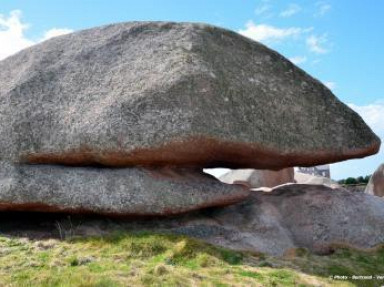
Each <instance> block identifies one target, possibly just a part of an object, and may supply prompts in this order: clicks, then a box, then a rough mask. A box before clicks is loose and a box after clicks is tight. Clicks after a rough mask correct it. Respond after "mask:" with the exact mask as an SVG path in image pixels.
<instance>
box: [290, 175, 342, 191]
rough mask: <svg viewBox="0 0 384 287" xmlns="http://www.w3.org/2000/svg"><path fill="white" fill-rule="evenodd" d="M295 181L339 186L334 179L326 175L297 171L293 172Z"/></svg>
mask: <svg viewBox="0 0 384 287" xmlns="http://www.w3.org/2000/svg"><path fill="white" fill-rule="evenodd" d="M295 182H296V183H301V184H323V185H327V186H330V187H340V185H339V184H338V183H337V182H336V181H334V180H332V179H330V178H328V177H324V176H318V175H311V174H306V173H302V172H297V171H296V172H295Z"/></svg>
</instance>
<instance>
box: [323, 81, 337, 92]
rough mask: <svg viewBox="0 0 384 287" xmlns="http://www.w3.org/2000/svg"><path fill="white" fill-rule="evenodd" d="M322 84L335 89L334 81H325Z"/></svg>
mask: <svg viewBox="0 0 384 287" xmlns="http://www.w3.org/2000/svg"><path fill="white" fill-rule="evenodd" d="M324 85H326V86H327V87H328V89H330V90H334V89H336V83H335V82H325V83H324Z"/></svg>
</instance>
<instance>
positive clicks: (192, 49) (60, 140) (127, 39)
mask: <svg viewBox="0 0 384 287" xmlns="http://www.w3.org/2000/svg"><path fill="white" fill-rule="evenodd" d="M379 145H380V141H379V139H378V137H377V136H375V135H374V133H373V132H372V131H371V130H370V129H369V127H368V126H367V125H366V124H365V123H364V121H363V120H362V119H361V118H360V116H358V115H357V114H356V113H355V112H353V111H352V110H351V109H349V108H348V107H347V106H346V105H344V104H343V103H341V102H340V101H339V100H338V99H337V98H336V97H335V96H334V95H333V94H332V92H331V91H330V90H329V89H328V88H326V87H325V86H324V85H323V84H321V83H320V82H319V81H317V80H315V79H314V78H312V77H311V76H309V75H308V74H306V73H305V72H304V71H303V70H301V69H300V68H298V67H296V66H295V65H293V64H292V63H291V62H289V61H288V60H287V59H285V58H284V57H283V56H281V55H280V54H278V53H276V52H274V51H272V50H270V49H268V48H267V47H265V46H263V45H261V44H259V43H257V42H254V41H252V40H250V39H247V38H244V37H242V36H240V35H238V34H236V33H234V32H231V31H228V30H225V29H221V28H217V27H213V26H209V25H204V24H192V23H169V22H131V23H122V24H116V25H109V26H104V27H99V28H94V29H90V30H85V31H80V32H76V33H73V34H69V35H65V36H61V37H57V38H54V39H51V40H49V41H46V42H44V43H41V44H38V45H36V46H33V47H31V48H29V49H26V50H24V51H22V52H20V53H18V54H16V55H14V56H12V57H9V58H7V59H5V60H3V61H1V62H0V159H1V160H11V161H13V162H23V163H43V164H69V165H89V164H101V165H106V166H113V167H115V166H136V165H158V166H162V165H175V166H194V167H200V168H201V167H205V168H206V167H230V168H258V169H280V168H284V167H288V166H307V165H316V164H322V163H329V162H336V161H341V160H345V159H349V158H358V157H364V156H367V155H370V154H373V153H375V152H377V151H378V149H379Z"/></svg>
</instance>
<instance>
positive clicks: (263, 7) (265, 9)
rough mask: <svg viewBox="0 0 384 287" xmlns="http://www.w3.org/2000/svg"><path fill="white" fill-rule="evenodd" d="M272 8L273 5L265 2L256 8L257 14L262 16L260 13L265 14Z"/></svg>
mask: <svg viewBox="0 0 384 287" xmlns="http://www.w3.org/2000/svg"><path fill="white" fill-rule="evenodd" d="M270 9H271V5H269V4H263V5H261V6H259V7H257V8H256V9H255V14H256V15H257V16H260V15H263V14H265V13H267V12H269V11H270Z"/></svg>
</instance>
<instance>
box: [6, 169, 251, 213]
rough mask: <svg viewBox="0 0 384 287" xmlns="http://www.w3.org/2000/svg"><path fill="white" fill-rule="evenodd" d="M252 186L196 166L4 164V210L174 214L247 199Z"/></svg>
mask: <svg viewBox="0 0 384 287" xmlns="http://www.w3.org/2000/svg"><path fill="white" fill-rule="evenodd" d="M248 195H249V190H248V189H247V188H245V187H242V186H240V185H228V184H223V183H221V182H219V181H218V180H216V179H215V178H214V177H212V176H209V175H206V174H203V173H200V172H198V171H190V170H182V169H181V170H178V171H174V170H172V169H166V168H163V169H152V170H147V169H141V168H121V169H111V168H92V167H66V166H50V165H20V166H19V165H11V164H5V163H3V164H2V165H0V210H2V211H4V210H21V211H48V212H60V211H62V212H64V211H65V212H71V213H74V212H77V213H101V214H111V215H138V216H140V215H141V216H144V215H145V216H147V215H151V216H153V215H171V214H178V213H183V212H186V211H191V210H196V209H200V208H205V207H210V206H223V205H228V204H232V203H235V202H239V201H241V200H244V199H245V198H246V197H247V196H248Z"/></svg>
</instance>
